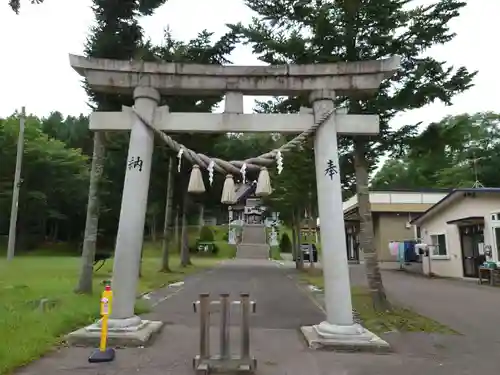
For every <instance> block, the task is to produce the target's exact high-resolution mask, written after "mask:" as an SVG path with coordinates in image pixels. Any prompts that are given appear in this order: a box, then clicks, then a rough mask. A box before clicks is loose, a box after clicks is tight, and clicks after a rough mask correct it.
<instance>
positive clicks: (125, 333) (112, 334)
mask: <svg viewBox="0 0 500 375" xmlns="http://www.w3.org/2000/svg"><path fill="white" fill-rule="evenodd" d="M109 323H110V326H109V330H108V346H109V347H142V346H148V345H150V344H152V343H153V342H154V338H155V337H156V336H157V334H159V333H160V332H161V330H162V328H163V326H164V324H163V322H159V321H152V320H140V323H139V324H138V325H131V326H129V327H120V326H114V325H113V321H112V320H110V321H109ZM100 339H101V325H100V323H99V322H97V323H94V324H91V325H89V326H87V327H84V328H80V329H78V330H76V331H74V332H71V333H70V334H69V335H67V336H66V341H67V342H68V344H70V345H72V346H85V347H94V348H95V347H97V346H99V341H100Z"/></svg>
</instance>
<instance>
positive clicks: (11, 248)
mask: <svg viewBox="0 0 500 375" xmlns="http://www.w3.org/2000/svg"><path fill="white" fill-rule="evenodd" d="M25 120H26V110H25V108H24V107H22V109H21V116H20V118H19V136H18V137H17V154H16V171H15V173H14V186H13V188H12V208H11V210H10V226H9V243H8V245H7V260H8V261H10V260H12V259H13V258H14V252H15V248H16V226H17V209H18V205H19V189H20V187H21V166H22V163H23V152H24V122H25Z"/></svg>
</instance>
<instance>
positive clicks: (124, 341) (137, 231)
mask: <svg viewBox="0 0 500 375" xmlns="http://www.w3.org/2000/svg"><path fill="white" fill-rule="evenodd" d="M134 101H135V102H134V108H135V109H136V110H137V112H138V113H139V114H140V115H141V116H142V117H144V119H147V120H148V121H151V122H152V121H153V119H154V116H155V112H156V109H157V107H158V103H159V101H160V94H159V93H158V91H157V90H155V89H154V88H152V87H137V88H135V89H134ZM163 109H164V110H165V108H163ZM153 147H154V134H153V132H152V131H151V129H149V128H147V126H146V125H144V124H143V123H142V122H141V120H139V119H138V118H137V117H136V121H135V123H134V124H133V126H132V129H131V132H130V143H129V149H128V156H127V165H126V172H125V182H124V184H123V195H122V204H121V210H120V222H119V224H118V234H117V237H116V246H115V254H114V262H113V280H112V289H113V292H114V293H113V303H112V310H111V319H110V320H109V322H108V330H109V331H108V332H109V336H108V337H109V341H110V344H111V345H113V344H115V345H116V344H118V345H128V346H140V345H143V344H145V343H146V342H147V341H148V340H149V339H150V337H151V336H152V335H153V334H154V333H156V332H158V331H159V330H160V329H161V328H162V326H163V322H159V321H149V320H142V319H141V318H140V317H139V316H137V315H135V313H134V309H135V303H136V291H137V282H138V278H139V268H140V264H141V250H142V243H143V236H144V223H145V217H146V209H147V201H148V191H149V179H150V175H151V160H152V156H153ZM99 334H100V325H99V323H97V324H93V325H91V326H88V327H85V328H82V329H80V330H78V331H75V332H73V333H72V334H70V335H69V337H68V338H69V340H71V338H72V336H73V337H74V338H75V340H79V341H81V339H82V336H83V337H88V339H89V341H94V340H95V339H96V338H98V337H99Z"/></svg>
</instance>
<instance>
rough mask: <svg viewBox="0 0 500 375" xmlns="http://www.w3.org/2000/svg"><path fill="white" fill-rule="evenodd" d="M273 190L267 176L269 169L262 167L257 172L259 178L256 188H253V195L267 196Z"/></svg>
mask: <svg viewBox="0 0 500 375" xmlns="http://www.w3.org/2000/svg"><path fill="white" fill-rule="evenodd" d="M272 192H273V189H272V187H271V178H270V177H269V171H268V170H267V168H266V167H262V168H261V169H260V173H259V179H258V180H257V188H256V189H255V195H256V196H258V197H267V196H268V195H269V194H271V193H272Z"/></svg>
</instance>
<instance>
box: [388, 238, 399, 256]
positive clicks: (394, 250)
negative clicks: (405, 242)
mask: <svg viewBox="0 0 500 375" xmlns="http://www.w3.org/2000/svg"><path fill="white" fill-rule="evenodd" d="M398 251H399V244H398V242H396V241H391V242H389V254H391V255H392V256H393V257H397V256H398Z"/></svg>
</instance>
